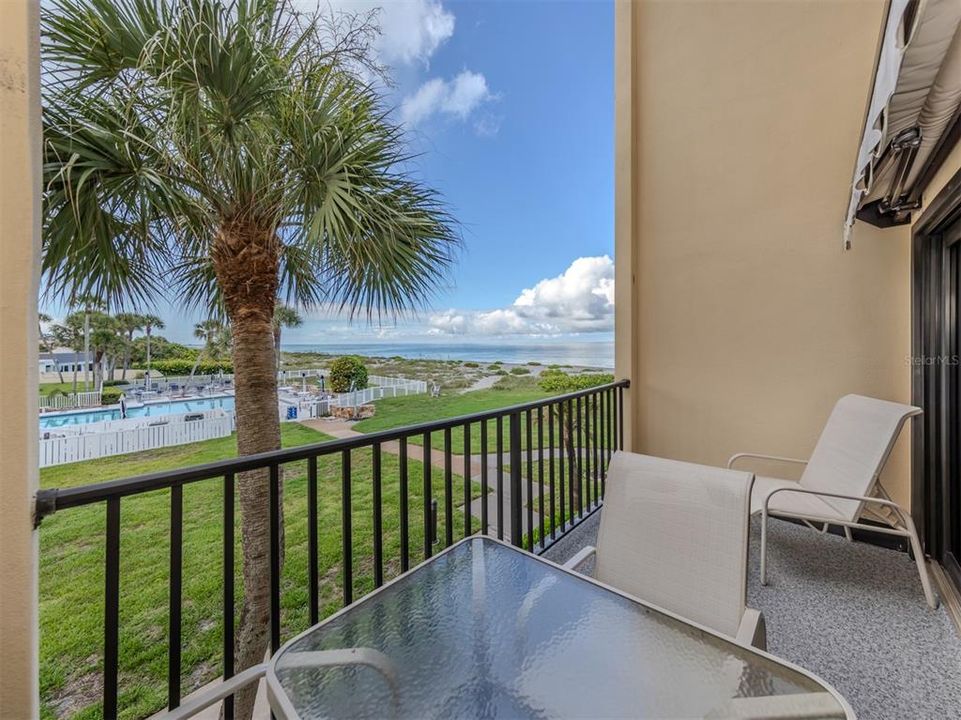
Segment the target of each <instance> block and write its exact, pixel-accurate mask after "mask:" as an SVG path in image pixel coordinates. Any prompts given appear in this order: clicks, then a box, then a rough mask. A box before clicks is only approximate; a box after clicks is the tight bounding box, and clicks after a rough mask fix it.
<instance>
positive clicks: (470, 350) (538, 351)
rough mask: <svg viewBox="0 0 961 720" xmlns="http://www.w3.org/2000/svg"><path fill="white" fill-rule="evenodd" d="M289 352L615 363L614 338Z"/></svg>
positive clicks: (297, 346) (292, 346)
mask: <svg viewBox="0 0 961 720" xmlns="http://www.w3.org/2000/svg"><path fill="white" fill-rule="evenodd" d="M283 349H284V350H288V351H290V352H319V353H327V354H330V355H367V356H373V357H394V356H400V357H404V358H409V359H411V360H476V361H478V362H488V363H490V362H495V361H497V360H500V361H501V362H505V363H527V362H539V363H541V364H543V365H555V364H556V365H586V366H590V367H597V368H613V367H614V343H613V342H584V341H578V342H552V343H542V344H531V343H524V344H520V343H518V344H508V343H498V344H493V343H491V344H488V343H459V344H454V343H439V342H421V343H417V342H390V341H384V342H374V343H324V344H307V343H284V344H283Z"/></svg>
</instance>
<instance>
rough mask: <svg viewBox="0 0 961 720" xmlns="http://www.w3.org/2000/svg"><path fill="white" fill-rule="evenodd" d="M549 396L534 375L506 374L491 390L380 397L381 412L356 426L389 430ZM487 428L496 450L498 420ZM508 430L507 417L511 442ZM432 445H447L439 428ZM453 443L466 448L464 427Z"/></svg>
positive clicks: (475, 430) (474, 435) (475, 432)
mask: <svg viewBox="0 0 961 720" xmlns="http://www.w3.org/2000/svg"><path fill="white" fill-rule="evenodd" d="M549 396H550V394H549V393H545V392H544V391H543V390H541V389H540V388H538V387H537V384H536V382H534V381H533V380H531V379H526V378H525V379H523V380H517V379H515V378H509V379H508V378H505V379H503V380H502V381H501V383H499V386H497V387H493V388H491V389H489V390H476V391H474V392H468V393H450V394H444V395H441V396H440V397H431V396H430V395H408V396H407V397H397V398H385V399H384V400H378V401H377V403H376V408H377V414H376V415H374V417H372V418H368V419H367V420H361V421H360V422H359V423H357V424H356V425H354V429H355V430H357V431H359V432H364V433H370V432H377V431H378V430H388V429H391V428H396V427H402V426H405V425H415V424H417V423H424V422H430V421H432V420H442V419H444V418H451V417H457V416H459V415H470V414H472V413H479V412H483V411H485V410H496V409H498V408H505V407H508V406H510V405H518V404H521V403H526V402H532V401H534V400H541V399H543V398H546V397H549ZM487 432H488V448H489V450H490V451H492V452H493V450H494V442H495V438H496V434H495V433H496V423H494V422H493V421H491V422H489V423H488V428H487ZM535 432H536V431H535ZM507 433H508V427H507V422H506V421H505V422H504V438H505V444H506V443H507ZM410 442H411V443H412V444H415V445H419V444H421V443H422V438H421V436H417V437H412V438H410ZM431 447H433V448H436V449H438V450H439V449H443V447H444V434H443V433H441V432H437V433H434V434H433V435H432V436H431ZM451 447H452V451H453V452H455V453H458V454H460V453H463V452H464V431H463V429H462V428H455V429H454V430H453V432H452V433H451ZM471 452H474V453H477V452H480V428H479V426H478V425H477V424H475V425H473V426H472V427H471Z"/></svg>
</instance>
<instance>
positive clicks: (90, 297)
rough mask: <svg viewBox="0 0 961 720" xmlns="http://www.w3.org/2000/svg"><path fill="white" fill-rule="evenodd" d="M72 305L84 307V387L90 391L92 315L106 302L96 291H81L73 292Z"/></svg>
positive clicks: (101, 308)
mask: <svg viewBox="0 0 961 720" xmlns="http://www.w3.org/2000/svg"><path fill="white" fill-rule="evenodd" d="M70 305H71V306H72V307H73V308H82V310H83V389H84V390H86V391H87V392H89V391H90V379H89V378H90V366H91V364H92V359H91V357H90V315H91V313H93V312H94V311H100V310H103V309H104V308H105V307H106V303H105V302H104V300H103V298H101V297H100V296H99V295H97V294H96V293H92V292H80V293H74V294H71V296H70Z"/></svg>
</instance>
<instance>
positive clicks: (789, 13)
mask: <svg viewBox="0 0 961 720" xmlns="http://www.w3.org/2000/svg"><path fill="white" fill-rule="evenodd" d="M882 14H883V2H882V0H866V1H864V2H844V1H841V2H823V3H811V2H808V1H807V0H781V1H779V2H750V1H749V2H733V1H728V0H725V1H724V2H715V1H713V0H708V1H686V2H668V1H659V2H649V1H648V2H639V3H637V4H636V6H635V7H634V9H633V18H632V19H631V18H630V15H631V12H630V10H629V9H627V10H625V9H624V8H623V7H621V8H619V12H618V16H617V17H618V21H619V22H624V21H625V19H629V20H630V21H631V22H632V31H633V32H632V33H631V36H632V43H633V48H632V56H633V63H632V70H633V71H632V73H631V78H630V88H629V90H630V93H631V94H632V95H633V98H634V100H633V104H632V105H631V111H632V113H633V115H632V118H631V127H632V142H633V148H632V151H631V161H630V163H629V164H628V165H627V167H628V171H629V177H628V173H626V172H625V171H624V169H623V167H621V166H619V168H618V178H617V180H618V186H619V188H620V187H622V186H623V185H624V183H625V182H627V183H628V187H629V188H630V191H631V193H632V203H631V206H630V207H631V213H632V220H631V223H630V224H629V226H628V225H627V224H625V223H620V222H619V224H618V242H617V262H618V264H619V265H620V264H621V263H622V262H628V263H629V264H630V265H631V270H632V272H633V275H634V278H635V285H634V289H633V293H634V300H633V302H632V305H631V314H632V317H631V318H630V322H627V321H626V320H625V321H624V325H623V326H621V325H619V326H618V334H617V342H618V346H619V348H618V355H619V357H620V355H621V353H622V352H624V350H623V347H624V346H625V345H626V346H627V347H630V348H633V354H634V357H633V358H632V359H630V360H623V361H622V364H621V367H622V368H625V369H630V371H631V373H632V381H633V385H634V390H633V393H632V394H633V399H634V406H633V412H632V416H633V420H634V427H633V440H634V447H635V449H637V450H639V451H642V452H647V453H652V454H656V455H662V456H666V457H674V458H680V459H685V460H691V461H695V462H703V463H710V464H721V463H723V462H725V461H726V459H727V457H728V456H730V455H731V454H732V453H734V452H737V451H742V450H753V451H759V452H768V453H773V454H779V455H788V456H795V457H806V456H807V455H808V454H809V453H810V451H811V449H812V448H813V446H814V443H815V441H816V439H817V435H818V433H819V431H820V429H821V427H822V426H823V423H824V421H825V419H826V418H827V415H828V414H829V412H830V410H831V407H832V406H833V404H834V402H835V401H836V400H837V399H838V398H839V397H840V396H842V395H844V394H846V393H862V394H867V395H873V396H876V397H881V398H887V399H891V400H898V401H904V402H908V401H909V400H910V372H909V366H908V364H907V356H908V354H909V352H910V233H909V229H908V228H906V227H901V228H894V229H888V230H878V229H876V228H873V227H871V226H868V225H864V224H862V223H859V224H858V225H857V226H856V229H855V233H854V237H853V239H854V249H853V250H852V251H850V252H844V251H842V241H841V224H842V218H843V214H844V210H845V207H846V203H847V198H848V196H849V190H848V189H849V186H850V185H849V184H850V180H851V173H852V169H853V165H854V157H855V152H856V147H857V144H858V140H859V135H860V131H861V124H862V120H863V117H864V111H865V106H866V101H867V95H868V92H869V88H870V85H871V79H872V69H873V64H874V59H875V53H876V48H877V42H878V36H879V31H880V28H881V23H882ZM623 36H624V33H622V32H620V31H619V33H618V36H617V37H618V39H619V40H620V39H621V38H623ZM624 52H625V51H624V49H623V48H620V49H619V50H618V53H619V55H618V56H619V57H622V56H623V54H624ZM618 89H619V92H621V94H622V95H623V94H624V93H625V92H627V91H628V88H624V87H622V86H621V85H620V84H619V88H618ZM618 110H619V112H624V108H623V107H622V106H621V105H618ZM620 122H621V123H623V120H621V121H620ZM619 127H620V126H619ZM617 137H618V139H620V135H618V136H617ZM618 156H619V158H618V159H619V162H620V161H621V160H622V158H621V157H620V147H619V148H618ZM618 209H619V210H620V206H618ZM628 249H629V250H630V252H627V250H628ZM621 272H622V273H624V272H625V270H623V269H622V270H621ZM621 277H622V275H620V274H619V275H618V282H619V283H620V282H621ZM621 292H622V289H621V288H618V293H619V296H618V299H619V300H620V299H621V297H622V295H621V294H620V293H621ZM619 311H620V308H619ZM626 333H629V336H627V337H625V334H626ZM907 450H908V448H907V438H903V439H902V442H901V443H900V444H899V447H898V448H897V450H896V453H895V455H894V456H893V457H892V461H891V463H890V464H889V466H888V470H887V472H886V475H885V477H884V483H885V486H886V487H887V488H888V490H889V491H890V492H891V493H892V494H893V495H894V497H895V498H896V499H897V500H899V501H901V502H904V503H907V502H909V499H910V492H909V474H908V468H909V462H908V460H909V453H908V452H907Z"/></svg>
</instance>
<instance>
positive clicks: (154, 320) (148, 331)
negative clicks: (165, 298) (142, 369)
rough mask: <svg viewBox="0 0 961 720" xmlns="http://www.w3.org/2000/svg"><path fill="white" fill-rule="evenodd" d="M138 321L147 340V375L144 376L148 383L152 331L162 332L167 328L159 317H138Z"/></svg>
mask: <svg viewBox="0 0 961 720" xmlns="http://www.w3.org/2000/svg"><path fill="white" fill-rule="evenodd" d="M140 320H141V322H142V323H143V334H144V335H145V336H146V338H147V375H146V376H147V378H148V382H149V378H150V337H151V335H153V331H154V330H163V329H164V328H165V327H167V326H166V325H164V321H163V320H161V319H160V318H159V317H157V316H156V315H142V316H141V317H140Z"/></svg>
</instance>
